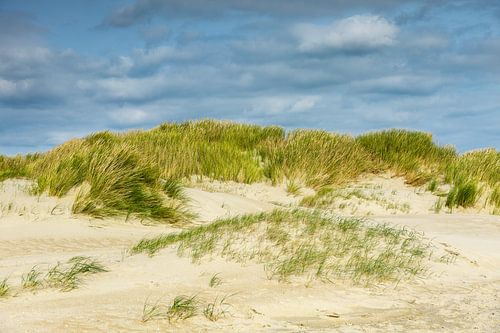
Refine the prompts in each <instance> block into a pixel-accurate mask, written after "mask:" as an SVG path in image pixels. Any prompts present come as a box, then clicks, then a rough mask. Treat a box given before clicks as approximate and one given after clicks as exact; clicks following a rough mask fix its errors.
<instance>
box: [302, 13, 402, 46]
mask: <svg viewBox="0 0 500 333" xmlns="http://www.w3.org/2000/svg"><path fill="white" fill-rule="evenodd" d="M397 32H398V28H397V27H396V26H395V25H394V24H392V23H390V22H389V21H387V20H386V19H385V18H383V17H380V16H373V15H354V16H351V17H348V18H345V19H341V20H338V21H335V22H333V23H331V24H329V25H325V26H322V25H316V24H299V25H297V26H295V28H294V33H295V35H296V36H297V38H298V39H299V41H300V45H299V48H300V49H301V50H302V51H325V50H341V51H346V52H368V51H372V50H376V49H378V48H381V47H385V46H391V45H393V44H395V43H396V37H397Z"/></svg>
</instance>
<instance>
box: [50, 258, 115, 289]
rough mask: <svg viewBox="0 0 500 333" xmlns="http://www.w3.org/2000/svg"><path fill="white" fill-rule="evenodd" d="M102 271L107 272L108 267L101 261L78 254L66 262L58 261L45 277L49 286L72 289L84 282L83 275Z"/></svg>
mask: <svg viewBox="0 0 500 333" xmlns="http://www.w3.org/2000/svg"><path fill="white" fill-rule="evenodd" d="M101 272H107V269H106V268H105V267H104V266H103V265H102V264H101V263H100V262H99V261H97V260H95V259H92V258H89V257H81V256H77V257H73V258H71V259H70V260H68V261H67V262H66V264H61V263H58V264H57V265H55V266H53V267H52V268H50V269H49V271H48V273H47V275H46V277H45V279H46V283H47V286H49V287H53V288H58V289H60V290H61V291H70V290H73V289H76V288H78V287H79V286H80V285H81V284H82V283H83V281H82V277H83V276H87V275H91V274H96V273H101Z"/></svg>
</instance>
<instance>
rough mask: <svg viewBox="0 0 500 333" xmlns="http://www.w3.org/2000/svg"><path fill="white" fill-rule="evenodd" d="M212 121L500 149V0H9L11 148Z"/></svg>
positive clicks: (6, 54) (4, 72)
mask: <svg viewBox="0 0 500 333" xmlns="http://www.w3.org/2000/svg"><path fill="white" fill-rule="evenodd" d="M199 118H216V119H227V120H233V121H239V122H245V123H256V124H260V125H269V124H273V125H280V126H283V127H285V128H286V129H290V130H291V129H294V128H321V129H325V130H329V131H335V132H341V133H348V134H352V135H357V134H360V133H363V132H366V131H372V130H379V129H385V128H405V129H412V130H420V131H426V132H431V133H433V136H434V139H435V141H436V142H437V143H439V144H452V145H454V146H456V147H457V149H458V150H459V151H467V150H471V149H476V148H481V147H496V148H497V149H500V1H493V0H433V1H425V0H420V1H396V0H351V1H348V0H339V1H333V0H287V1H284V0H281V1H276V0H239V1H229V0H211V1H207V0H128V1H116V0H108V1H101V0H72V1H67V0H52V1H51V0H46V1H39V0H16V1H7V0H0V154H7V155H14V154H17V153H28V152H35V151H45V150H48V149H50V148H51V147H53V146H55V145H57V144H60V143H62V142H64V141H66V140H68V139H70V138H73V137H82V136H85V135H87V134H89V133H92V132H96V131H101V130H113V131H121V130H126V129H135V128H151V127H154V126H157V125H158V124H160V123H161V122H165V121H184V120H190V119H199Z"/></svg>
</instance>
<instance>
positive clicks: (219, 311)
mask: <svg viewBox="0 0 500 333" xmlns="http://www.w3.org/2000/svg"><path fill="white" fill-rule="evenodd" d="M228 297H229V296H224V297H219V296H217V297H215V299H214V301H213V302H209V303H207V305H206V306H205V308H204V309H203V315H204V316H205V318H207V319H208V320H210V321H218V320H219V319H221V318H224V317H225V316H226V315H227V314H228V313H229V307H230V306H231V305H230V304H229V303H227V302H226V300H227V299H228Z"/></svg>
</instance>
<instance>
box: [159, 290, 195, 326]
mask: <svg viewBox="0 0 500 333" xmlns="http://www.w3.org/2000/svg"><path fill="white" fill-rule="evenodd" d="M198 307H199V302H198V299H197V297H196V296H185V295H180V296H177V297H175V298H174V300H173V301H172V304H171V305H170V306H169V307H168V309H167V318H168V321H169V322H175V321H179V320H186V319H188V318H191V317H194V316H196V315H197V314H198Z"/></svg>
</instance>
